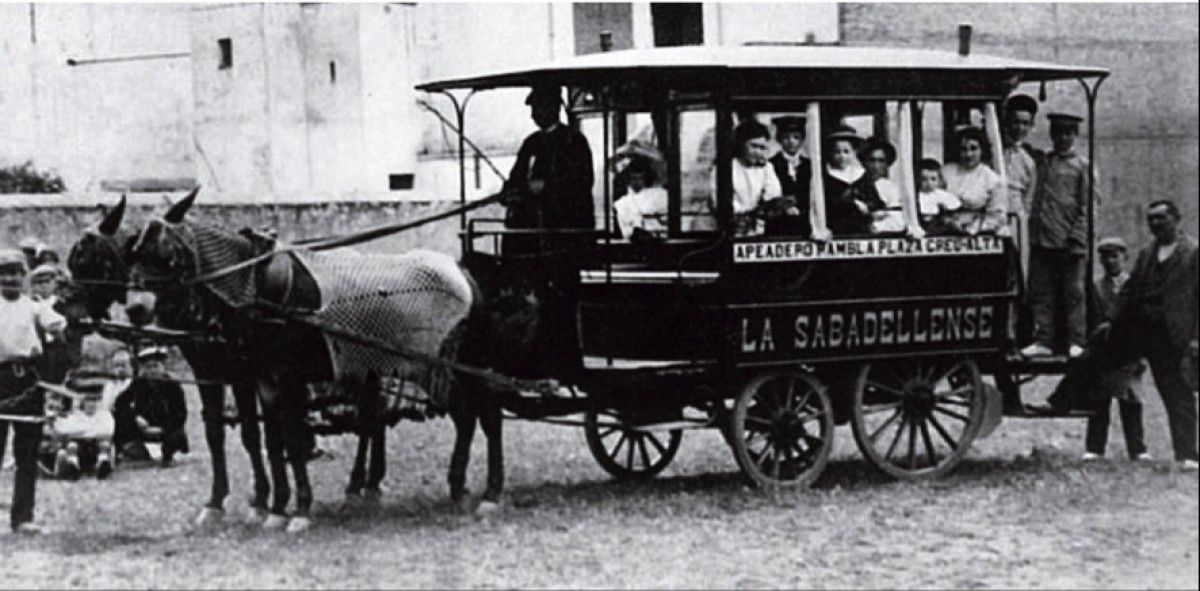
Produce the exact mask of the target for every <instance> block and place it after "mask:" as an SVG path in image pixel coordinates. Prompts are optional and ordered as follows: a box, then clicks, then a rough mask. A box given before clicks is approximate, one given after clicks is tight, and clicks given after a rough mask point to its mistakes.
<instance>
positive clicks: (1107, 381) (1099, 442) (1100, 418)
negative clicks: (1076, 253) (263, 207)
mask: <svg viewBox="0 0 1200 591" xmlns="http://www.w3.org/2000/svg"><path fill="white" fill-rule="evenodd" d="M1096 250H1097V251H1098V252H1099V254H1100V265H1101V266H1102V267H1104V276H1103V277H1100V278H1099V279H1097V280H1096V286H1095V287H1096V291H1095V293H1096V306H1097V308H1098V310H1099V311H1100V314H1101V316H1102V317H1103V318H1104V319H1105V320H1106V321H1108V322H1112V320H1113V318H1114V317H1115V316H1116V314H1117V303H1118V300H1117V295H1118V294H1120V293H1121V287H1122V286H1124V285H1125V280H1127V279H1129V273H1126V272H1125V253H1126V251H1127V250H1128V248H1127V247H1126V246H1125V241H1124V240H1121V239H1120V238H1105V239H1103V240H1101V241H1100V245H1099V246H1097V247H1096ZM1145 369H1146V368H1145V366H1144V365H1142V362H1141V361H1134V362H1131V363H1129V364H1126V365H1124V366H1122V367H1118V368H1116V369H1111V370H1107V371H1104V372H1103V373H1101V375H1099V376H1097V377H1096V382H1095V384H1096V389H1097V390H1098V392H1097V394H1098V395H1099V397H1100V403H1099V406H1097V408H1096V411H1095V412H1094V413H1093V414H1092V415H1091V416H1090V417H1089V418H1088V421H1087V435H1086V436H1085V438H1084V442H1085V443H1084V445H1085V446H1086V449H1087V451H1085V452H1084V454H1083V461H1085V462H1089V461H1095V460H1099V459H1102V458H1103V457H1104V449H1105V447H1107V446H1108V422H1109V411H1110V410H1111V407H1112V399H1113V398H1116V399H1117V409H1118V411H1119V412H1120V414H1121V430H1122V431H1123V432H1124V434H1125V449H1126V450H1127V451H1128V452H1129V458H1130V459H1131V460H1138V461H1148V460H1150V459H1151V458H1150V454H1148V453H1146V441H1145V438H1144V436H1143V433H1144V431H1143V429H1142V401H1141V399H1140V398H1139V397H1138V393H1137V391H1136V390H1135V389H1134V387H1133V384H1134V381H1135V380H1138V379H1140V378H1141V376H1142V372H1144V371H1145Z"/></svg>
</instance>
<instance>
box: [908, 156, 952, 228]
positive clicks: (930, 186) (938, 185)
mask: <svg viewBox="0 0 1200 591" xmlns="http://www.w3.org/2000/svg"><path fill="white" fill-rule="evenodd" d="M918 168H919V170H920V173H921V179H920V185H919V186H920V191H918V193H917V207H918V209H919V210H920V213H921V226H923V227H924V228H925V229H927V230H930V229H948V228H947V226H946V225H945V222H944V220H943V215H944V214H947V213H950V212H953V211H957V210H958V209H959V208H961V207H962V200H961V199H959V198H958V197H957V196H956V195H955V194H954V193H951V192H949V191H947V190H945V189H943V188H942V165H941V164H939V163H938V161H937V160H934V159H932V158H926V159H924V160H922V161H921V164H920V166H919V167H918Z"/></svg>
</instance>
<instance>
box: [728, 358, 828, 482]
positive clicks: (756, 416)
mask: <svg viewBox="0 0 1200 591" xmlns="http://www.w3.org/2000/svg"><path fill="white" fill-rule="evenodd" d="M730 419H731V422H730V428H729V436H730V437H729V438H730V440H731V442H730V443H731V444H732V446H733V454H734V457H735V458H736V459H737V462H738V465H739V466H740V467H741V468H742V471H743V472H745V474H746V475H747V476H749V477H750V479H751V480H753V481H754V482H755V483H757V484H759V485H761V486H788V487H799V486H808V485H810V484H812V483H813V481H815V480H816V479H817V477H819V476H820V475H821V472H822V471H824V470H825V466H826V464H828V463H829V454H830V453H831V452H832V450H833V403H832V402H830V400H829V396H828V395H827V394H826V393H825V388H824V387H823V386H822V385H821V384H820V383H819V382H818V381H817V380H816V378H814V377H812V376H811V375H809V374H807V373H802V372H797V371H780V372H768V373H764V374H761V375H759V376H757V377H755V378H754V379H752V380H750V382H749V383H747V384H746V387H745V388H743V389H742V391H741V393H740V394H739V395H738V398H737V402H736V403H735V404H734V407H733V413H732V414H731V415H730Z"/></svg>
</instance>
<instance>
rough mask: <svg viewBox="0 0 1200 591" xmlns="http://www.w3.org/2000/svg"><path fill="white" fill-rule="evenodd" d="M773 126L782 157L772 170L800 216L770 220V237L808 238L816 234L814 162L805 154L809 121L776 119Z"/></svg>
mask: <svg viewBox="0 0 1200 591" xmlns="http://www.w3.org/2000/svg"><path fill="white" fill-rule="evenodd" d="M771 123H773V124H774V125H775V141H776V142H778V143H779V148H780V150H779V153H778V154H775V155H774V156H772V157H771V166H772V167H773V168H774V169H775V176H776V177H778V178H779V185H780V187H782V189H783V198H784V199H785V200H787V201H789V202H790V203H789V204H790V205H791V206H794V207H795V208H796V212H797V213H798V214H799V215H794V216H786V217H785V216H779V217H777V218H775V219H768V220H767V228H766V231H767V234H787V235H794V236H808V235H810V234H812V227H811V225H810V223H809V219H808V207H809V203H808V199H809V185H810V184H811V181H812V161H811V160H809V159H808V157H807V156H806V155H805V154H804V150H803V147H804V135H805V128H804V125H805V118H804V116H803V115H801V116H795V115H789V116H786V117H776V118H774V119H772V120H771Z"/></svg>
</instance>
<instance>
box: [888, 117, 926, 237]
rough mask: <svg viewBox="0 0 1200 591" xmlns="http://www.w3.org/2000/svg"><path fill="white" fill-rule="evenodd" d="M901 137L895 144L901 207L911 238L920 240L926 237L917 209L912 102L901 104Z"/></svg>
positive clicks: (896, 180)
mask: <svg viewBox="0 0 1200 591" xmlns="http://www.w3.org/2000/svg"><path fill="white" fill-rule="evenodd" d="M899 110H900V113H899V120H900V133H899V135H900V137H899V138H897V139H896V140H895V141H894V142H893V143H894V144H895V146H896V172H897V175H896V179H895V182H896V184H897V185H898V186H899V188H900V197H901V205H902V206H903V211H904V225H905V228H906V231H907V233H908V235H909V236H911V237H914V238H920V237H922V236H924V235H925V230H924V229H923V228H921V216H920V212H919V210H918V209H917V195H916V186H917V183H916V181H915V180H914V177H913V170H914V169H915V163H914V162H913V121H912V102H911V101H900V103H899Z"/></svg>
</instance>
